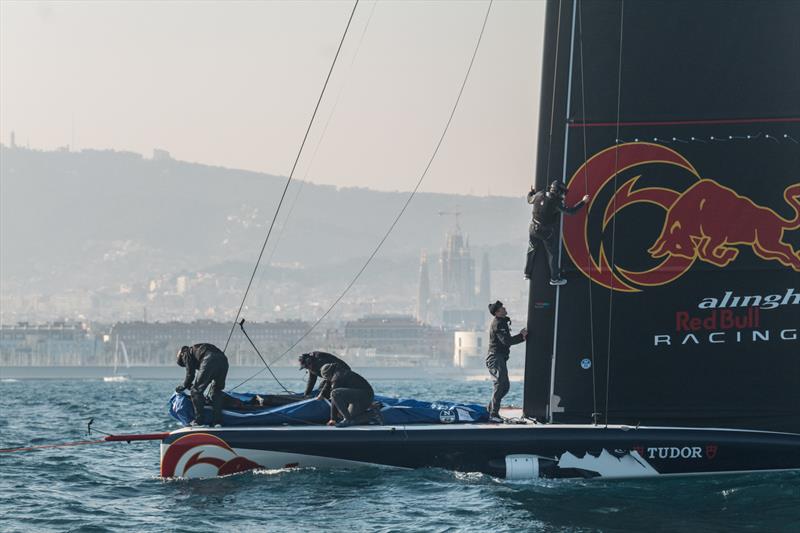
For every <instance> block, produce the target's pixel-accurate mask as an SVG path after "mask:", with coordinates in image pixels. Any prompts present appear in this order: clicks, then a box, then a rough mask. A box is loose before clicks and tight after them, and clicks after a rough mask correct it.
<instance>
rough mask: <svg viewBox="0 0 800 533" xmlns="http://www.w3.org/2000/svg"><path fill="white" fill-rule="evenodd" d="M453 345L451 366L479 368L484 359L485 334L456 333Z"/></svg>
mask: <svg viewBox="0 0 800 533" xmlns="http://www.w3.org/2000/svg"><path fill="white" fill-rule="evenodd" d="M454 335H455V338H454V343H453V366H454V367H456V368H480V367H482V366H483V364H484V359H485V358H486V335H487V333H486V332H483V331H456V332H455V333H454Z"/></svg>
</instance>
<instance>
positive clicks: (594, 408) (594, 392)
mask: <svg viewBox="0 0 800 533" xmlns="http://www.w3.org/2000/svg"><path fill="white" fill-rule="evenodd" d="M578 43H579V54H580V62H581V114H582V115H583V121H584V122H586V92H585V84H584V81H585V80H584V68H583V0H578ZM586 144H587V143H586V128H583V160H584V161H585V163H584V164H583V183H584V187H585V189H586V193H585V194H589V156H588V150H587V146H586ZM586 209H589V206H588V205H587V206H586ZM587 218H588V214H587ZM586 263H587V264H586V271H587V272H588V273H589V338H590V339H591V341H590V346H591V350H592V351H591V354H592V420H593V421H595V422H596V421H597V418H596V416H597V384H596V383H597V379H596V376H595V367H596V366H597V365H595V359H594V303H593V301H592V285H593V283H592V258H591V256H589V257H588V259H587V261H586Z"/></svg>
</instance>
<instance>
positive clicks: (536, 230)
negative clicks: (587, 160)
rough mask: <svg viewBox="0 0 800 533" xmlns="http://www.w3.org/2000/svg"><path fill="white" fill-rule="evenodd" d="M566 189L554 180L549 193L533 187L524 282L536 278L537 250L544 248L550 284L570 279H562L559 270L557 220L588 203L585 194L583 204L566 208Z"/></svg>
mask: <svg viewBox="0 0 800 533" xmlns="http://www.w3.org/2000/svg"><path fill="white" fill-rule="evenodd" d="M566 194H567V188H566V186H565V185H564V183H563V182H561V181H559V180H555V181H553V183H551V184H550V188H549V189H548V190H547V191H539V192H536V191H534V190H533V188H531V191H530V192H529V193H528V203H529V204H531V205H533V220H531V225H530V227H529V239H528V257H527V261H526V263H525V279H531V277H533V261H534V259H535V258H536V250H537V248H540V247H544V251H545V252H546V253H547V264H548V265H549V267H550V285H564V284H565V283H566V282H567V280H565V279H564V278H562V277H561V270H560V269H559V268H558V221H559V215H560V214H561V213H566V214H568V215H572V214H573V213H576V212H577V211H578V209H580V208H581V207H583V205H584V204H585V203H586V202H588V201H589V195H588V194H587V195H585V196H584V197H583V198H582V199H581V201H580V202H578V203H577V204H575V205H573V206H572V207H567V206H566V204H565V203H564V197H565V196H566Z"/></svg>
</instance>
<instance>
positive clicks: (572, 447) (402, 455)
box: [161, 424, 800, 479]
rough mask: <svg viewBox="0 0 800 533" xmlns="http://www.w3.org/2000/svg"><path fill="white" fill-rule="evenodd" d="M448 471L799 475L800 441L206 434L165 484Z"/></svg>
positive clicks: (177, 440) (175, 447)
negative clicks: (370, 470)
mask: <svg viewBox="0 0 800 533" xmlns="http://www.w3.org/2000/svg"><path fill="white" fill-rule="evenodd" d="M369 465H373V466H382V467H394V468H427V467H433V468H444V469H449V470H455V471H462V472H482V473H485V474H489V475H493V476H498V477H508V478H515V479H520V478H535V477H548V478H593V477H602V478H635V477H652V476H661V475H687V474H723V473H735V472H759V471H778V470H800V435H798V434H792V433H774V432H764V431H748V430H729V429H710V428H667V427H640V428H634V427H628V426H608V427H604V426H591V425H540V424H519V425H463V426H462V425H458V426H456V425H436V426H433V425H420V426H405V427H403V426H362V427H352V428H331V427H319V426H314V427H296V426H295V427H287V426H283V427H253V428H197V429H186V430H179V431H176V432H173V433H171V434H170V436H169V437H168V438H166V439H164V440H163V441H162V446H161V475H162V476H163V477H187V478H195V477H214V476H217V475H227V474H232V473H237V472H241V471H245V470H251V469H275V468H294V467H298V468H302V467H356V466H369Z"/></svg>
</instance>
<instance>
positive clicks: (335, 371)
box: [320, 363, 375, 420]
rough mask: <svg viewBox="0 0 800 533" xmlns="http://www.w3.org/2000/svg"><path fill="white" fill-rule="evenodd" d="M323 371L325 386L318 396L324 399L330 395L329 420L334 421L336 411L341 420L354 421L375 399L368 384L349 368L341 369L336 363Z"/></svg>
mask: <svg viewBox="0 0 800 533" xmlns="http://www.w3.org/2000/svg"><path fill="white" fill-rule="evenodd" d="M345 366H346V365H345ZM325 370H326V373H324V374H323V375H322V377H323V378H324V379H325V386H324V387H323V389H322V391H321V392H320V394H322V395H324V396H326V397H327V395H330V399H331V420H335V419H336V412H337V411H338V412H340V413H342V418H344V419H345V420H354V419H356V418H357V417H358V416H359V415H362V414H364V412H366V410H367V409H369V406H370V405H372V400H374V399H375V393H374V392H373V390H372V386H371V385H370V384H369V382H368V381H367V380H366V379H364V378H363V377H361V375H359V374H356V373H355V372H353V371H352V370H350V368H343V367H341V366H340V365H339V364H338V363H334V364H332V365H331V366H329V367H326V369H325Z"/></svg>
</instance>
